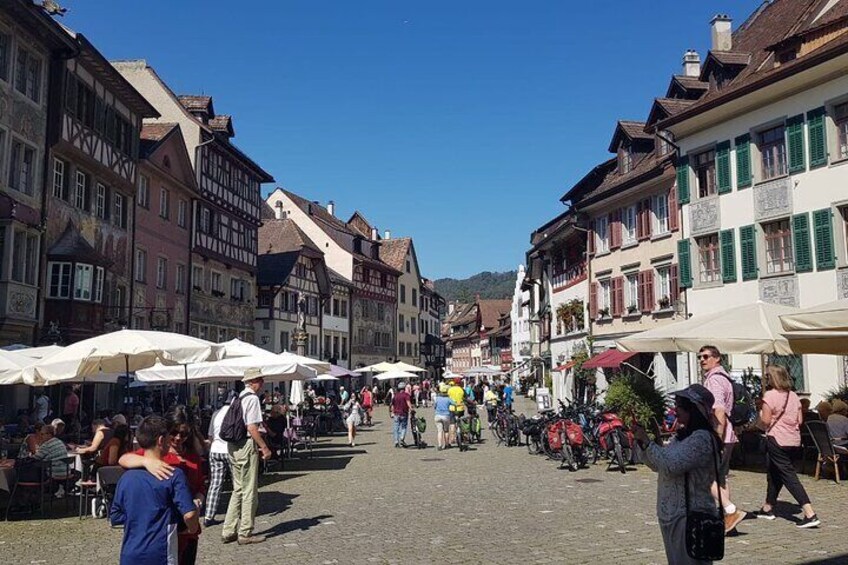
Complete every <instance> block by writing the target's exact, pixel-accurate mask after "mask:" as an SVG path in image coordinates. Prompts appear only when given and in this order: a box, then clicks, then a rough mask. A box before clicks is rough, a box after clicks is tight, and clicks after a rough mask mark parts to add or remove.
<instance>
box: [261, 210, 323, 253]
mask: <svg viewBox="0 0 848 565" xmlns="http://www.w3.org/2000/svg"><path fill="white" fill-rule="evenodd" d="M303 248H308V249H311V250H312V251H314V252H315V253H320V254H321V255H323V253H322V252H321V249H320V248H319V247H318V246H317V245H315V242H313V241H312V240H311V239H309V236H307V235H306V234H305V233H303V231H302V230H301V229H300V228H299V227H297V224H296V223H294V221H293V220H290V219H283V220H265V221H264V222H263V223H262V227H260V228H259V249H258V250H259V255H264V254H268V253H285V252H288V251H300V250H302V249H303Z"/></svg>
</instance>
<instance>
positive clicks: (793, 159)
mask: <svg viewBox="0 0 848 565" xmlns="http://www.w3.org/2000/svg"><path fill="white" fill-rule="evenodd" d="M786 144H787V146H788V149H787V153H788V154H789V172H790V173H802V172H804V171H805V170H806V168H807V164H806V162H805V160H804V115H803V114H799V115H797V116H793V117H791V118H789V119H788V120H786Z"/></svg>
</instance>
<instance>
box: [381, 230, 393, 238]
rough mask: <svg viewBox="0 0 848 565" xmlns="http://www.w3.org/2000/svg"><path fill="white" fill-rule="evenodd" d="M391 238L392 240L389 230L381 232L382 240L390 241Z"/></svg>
mask: <svg viewBox="0 0 848 565" xmlns="http://www.w3.org/2000/svg"><path fill="white" fill-rule="evenodd" d="M391 238H392V232H390V231H389V230H386V231H385V232H383V239H391Z"/></svg>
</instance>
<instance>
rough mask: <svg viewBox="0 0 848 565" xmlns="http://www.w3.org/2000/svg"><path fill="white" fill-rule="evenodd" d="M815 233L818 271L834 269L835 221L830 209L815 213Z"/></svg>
mask: <svg viewBox="0 0 848 565" xmlns="http://www.w3.org/2000/svg"><path fill="white" fill-rule="evenodd" d="M813 233H815V236H816V269H817V270H819V271H825V270H827V269H832V268H833V267H834V266H836V259H835V257H834V255H835V254H834V252H833V220H832V218H831V214H830V208H825V209H824V210H816V211H815V212H813Z"/></svg>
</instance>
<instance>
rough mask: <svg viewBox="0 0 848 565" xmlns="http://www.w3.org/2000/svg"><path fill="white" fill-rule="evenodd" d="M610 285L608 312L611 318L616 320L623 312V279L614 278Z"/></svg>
mask: <svg viewBox="0 0 848 565" xmlns="http://www.w3.org/2000/svg"><path fill="white" fill-rule="evenodd" d="M610 285H611V286H612V288H611V289H610V294H611V295H612V308H611V309H610V310H611V313H612V316H613V318H618V317H620V316H621V314H622V313H623V311H624V277H615V278H614V279H612V281H611V282H610Z"/></svg>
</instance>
